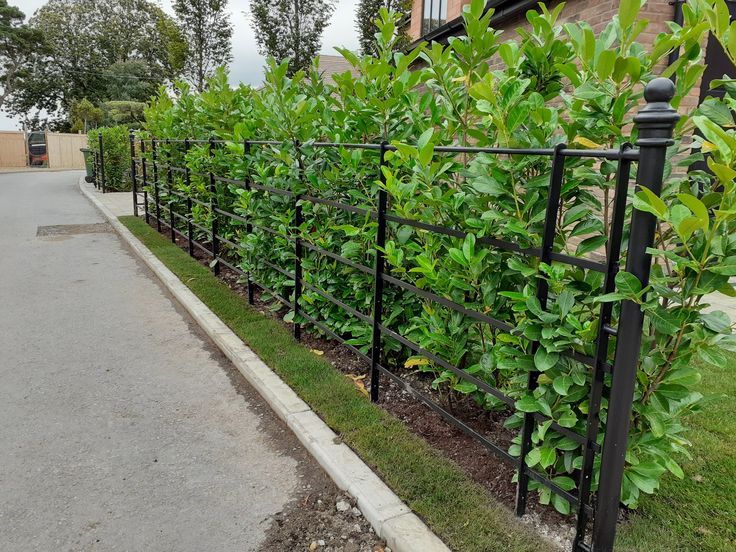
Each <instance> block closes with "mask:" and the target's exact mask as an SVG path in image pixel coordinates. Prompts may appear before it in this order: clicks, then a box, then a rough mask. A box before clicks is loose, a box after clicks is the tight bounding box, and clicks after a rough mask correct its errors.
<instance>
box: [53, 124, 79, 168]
mask: <svg viewBox="0 0 736 552" xmlns="http://www.w3.org/2000/svg"><path fill="white" fill-rule="evenodd" d="M85 147H87V135H86V134H62V133H60V132H47V133H46V151H47V152H48V154H49V168H52V169H83V168H84V156H83V155H82V152H81V151H79V148H85Z"/></svg>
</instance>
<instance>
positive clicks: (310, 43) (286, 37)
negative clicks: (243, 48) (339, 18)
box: [251, 0, 335, 75]
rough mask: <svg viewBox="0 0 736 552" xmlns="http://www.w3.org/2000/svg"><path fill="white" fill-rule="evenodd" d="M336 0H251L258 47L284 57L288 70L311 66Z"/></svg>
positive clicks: (265, 53)
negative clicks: (287, 60)
mask: <svg viewBox="0 0 736 552" xmlns="http://www.w3.org/2000/svg"><path fill="white" fill-rule="evenodd" d="M334 11H335V0H251V15H252V16H253V21H252V24H253V31H254V32H255V34H256V41H257V42H258V51H259V52H260V53H261V54H263V55H265V56H271V57H273V58H275V59H276V60H277V61H279V62H280V61H283V60H284V59H286V58H289V70H288V74H289V75H293V74H294V73H296V72H297V71H298V70H300V69H307V68H308V67H309V66H310V64H311V63H312V58H314V56H315V55H317V53H318V52H319V49H320V46H321V40H322V33H323V31H324V30H325V27H327V24H328V22H329V20H330V17H331V16H332V13H333V12H334Z"/></svg>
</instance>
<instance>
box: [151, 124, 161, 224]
mask: <svg viewBox="0 0 736 552" xmlns="http://www.w3.org/2000/svg"><path fill="white" fill-rule="evenodd" d="M151 158H152V161H153V199H154V200H155V201H156V230H158V231H159V232H160V231H161V198H160V196H159V191H158V164H157V163H156V161H157V160H158V151H157V149H156V139H155V138H152V139H151Z"/></svg>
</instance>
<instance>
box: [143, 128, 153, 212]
mask: <svg viewBox="0 0 736 552" xmlns="http://www.w3.org/2000/svg"><path fill="white" fill-rule="evenodd" d="M141 175H142V177H143V212H144V213H145V217H146V224H149V223H150V222H151V217H150V216H149V214H148V171H147V169H146V142H145V140H144V139H143V138H141Z"/></svg>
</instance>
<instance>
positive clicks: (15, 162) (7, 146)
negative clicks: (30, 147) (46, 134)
mask: <svg viewBox="0 0 736 552" xmlns="http://www.w3.org/2000/svg"><path fill="white" fill-rule="evenodd" d="M26 165H28V151H27V150H26V135H25V133H24V132H14V131H4V130H3V131H0V167H11V168H12V167H25V166H26Z"/></svg>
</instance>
